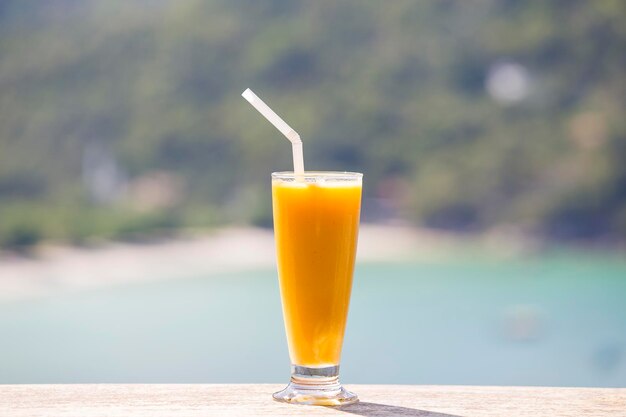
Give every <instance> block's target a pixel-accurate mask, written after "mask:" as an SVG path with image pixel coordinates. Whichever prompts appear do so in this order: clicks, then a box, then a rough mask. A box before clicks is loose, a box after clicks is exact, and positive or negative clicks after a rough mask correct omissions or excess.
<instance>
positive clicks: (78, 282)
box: [0, 225, 450, 301]
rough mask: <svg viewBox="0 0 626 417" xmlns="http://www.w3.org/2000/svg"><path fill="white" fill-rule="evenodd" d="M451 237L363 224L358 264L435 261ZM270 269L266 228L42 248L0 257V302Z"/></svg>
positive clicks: (270, 242) (270, 240) (271, 251)
mask: <svg viewBox="0 0 626 417" xmlns="http://www.w3.org/2000/svg"><path fill="white" fill-rule="evenodd" d="M449 243H450V239H449V238H448V237H445V236H442V235H441V234H439V233H435V232H428V231H424V230H419V229H412V228H407V227H404V226H389V225H363V226H362V227H361V230H360V234H359V245H358V253H357V261H358V262H386V261H388V262H394V261H402V260H411V259H414V258H416V257H424V256H426V257H431V256H436V254H437V253H438V252H441V249H442V247H447V246H449ZM262 268H275V248H274V236H273V233H272V231H271V230H268V229H259V228H251V227H230V228H223V229H218V230H215V231H213V232H208V233H207V234H203V235H200V236H193V237H187V238H176V239H172V240H168V241H162V242H155V243H142V244H138V243H133V244H131V243H119V242H112V243H106V244H102V245H100V246H98V247H95V248H84V247H75V246H61V245H43V246H42V247H41V248H39V249H38V251H37V253H36V256H33V257H24V256H15V255H13V256H7V255H5V256H3V257H2V258H0V301H2V300H5V301H6V300H16V299H23V298H31V297H40V296H48V295H54V294H58V293H65V292H68V291H79V290H88V289H93V288H97V287H103V286H110V285H120V284H127V283H133V282H142V281H150V280H165V279H185V278H190V277H198V276H210V275H219V274H221V273H228V272H238V271H245V270H255V269H262Z"/></svg>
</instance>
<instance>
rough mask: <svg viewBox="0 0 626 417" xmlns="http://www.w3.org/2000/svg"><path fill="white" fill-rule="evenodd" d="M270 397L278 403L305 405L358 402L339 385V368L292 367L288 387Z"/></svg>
mask: <svg viewBox="0 0 626 417" xmlns="http://www.w3.org/2000/svg"><path fill="white" fill-rule="evenodd" d="M272 397H274V399H275V400H276V401H280V402H285V403H291V404H307V405H346V404H352V403H355V402H357V401H359V398H358V397H357V396H356V394H354V393H352V392H350V391H348V390H346V389H345V388H344V387H342V386H341V384H340V383H339V366H328V367H323V368H309V367H304V366H293V367H292V373H291V382H289V385H287V387H286V388H285V389H284V390H282V391H278V392H275V393H274V394H273V395H272Z"/></svg>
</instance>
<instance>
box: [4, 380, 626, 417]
mask: <svg viewBox="0 0 626 417" xmlns="http://www.w3.org/2000/svg"><path fill="white" fill-rule="evenodd" d="M280 388H282V386H281V385H270V384H255V385H244V384H241V385H237V384H233V385H202V384H194V385H183V384H172V385H165V384H163V385H159V384H157V385H142V384H129V385H114V384H87V385H0V416H2V417H13V416H15V417H26V416H28V417H31V416H61V417H63V416H81V417H92V416H108V417H116V416H151V417H160V416H168V417H177V416H185V417H193V416H203V417H207V416H223V417H227V416H305V415H306V416H318V415H319V416H344V417H351V416H420V417H454V416H476V417H481V416H507V417H515V416H533V417H536V416H620V417H626V389H623V388H619V389H618V388H611V389H600V388H541V387H470V386H415V385H347V388H348V389H351V390H352V391H354V392H356V393H357V394H358V395H359V397H360V399H361V402H360V403H358V404H353V405H349V406H343V407H314V406H303V405H288V404H281V403H277V402H275V401H273V400H272V398H271V393H272V392H274V391H277V390H279V389H280Z"/></svg>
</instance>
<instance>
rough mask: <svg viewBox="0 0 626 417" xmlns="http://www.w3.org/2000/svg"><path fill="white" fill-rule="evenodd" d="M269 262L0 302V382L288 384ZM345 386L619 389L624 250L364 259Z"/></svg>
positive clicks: (624, 335)
mask: <svg viewBox="0 0 626 417" xmlns="http://www.w3.org/2000/svg"><path fill="white" fill-rule="evenodd" d="M282 326H283V324H282V316H281V309H280V297H279V292H278V285H277V279H276V275H275V271H273V270H260V271H254V272H246V273H236V274H221V275H215V276H203V277H192V276H190V277H189V278H188V279H176V280H169V281H162V282H149V283H142V284H133V285H127V286H122V287H119V286H118V287H111V288H106V289H98V290H95V291H92V292H81V293H74V294H67V295H64V296H58V297H53V298H52V297H51V298H41V299H33V300H27V301H14V302H5V303H3V304H0V338H1V340H0V383H53V382H62V383H72V382H75V383H83V382H207V383H209V382H215V383H218V382H224V383H234V382H286V381H287V379H288V375H289V359H288V354H287V347H286V341H285V336H284V332H283V327H282ZM341 373H342V379H343V380H344V382H347V383H396V384H404V383H407V384H489V385H554V386H570V385H571V386H598V387H610V386H626V261H624V260H622V259H620V258H619V257H617V256H599V255H598V256H595V255H577V254H552V255H546V256H542V257H535V258H529V259H524V260H519V259H518V260H513V261H504V260H501V261H495V260H468V259H466V260H458V261H455V262H449V261H447V262H433V263H418V262H413V263H403V264H392V263H390V264H382V263H381V264H362V265H359V266H358V269H357V271H356V274H355V282H354V290H353V297H352V304H351V310H350V317H349V322H348V330H347V334H346V339H345V344H344V352H343V359H342V371H341Z"/></svg>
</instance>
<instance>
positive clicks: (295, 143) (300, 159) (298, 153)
mask: <svg viewBox="0 0 626 417" xmlns="http://www.w3.org/2000/svg"><path fill="white" fill-rule="evenodd" d="M241 95H242V96H243V98H245V99H246V100H248V101H249V102H250V104H252V105H253V106H254V108H255V109H257V110H258V111H259V113H261V114H262V115H263V116H265V118H266V119H267V120H269V122H270V123H271V124H273V125H274V127H276V129H278V130H279V131H280V133H282V134H283V135H285V137H286V138H287V139H289V142H291V148H292V150H293V171H294V172H295V173H296V175H304V155H303V153H302V140H300V135H298V132H296V131H295V130H293V129H292V128H291V127H290V126H289V125H288V124H287V123H285V121H284V120H283V119H281V118H280V116H278V115H277V114H276V113H274V110H272V109H270V108H269V106H268V105H267V104H265V103H264V102H263V100H261V99H260V98H259V97H258V96H257V95H256V94H254V93H253V92H252V90H250V89H249V88H246V91H244V92H243V93H241Z"/></svg>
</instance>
